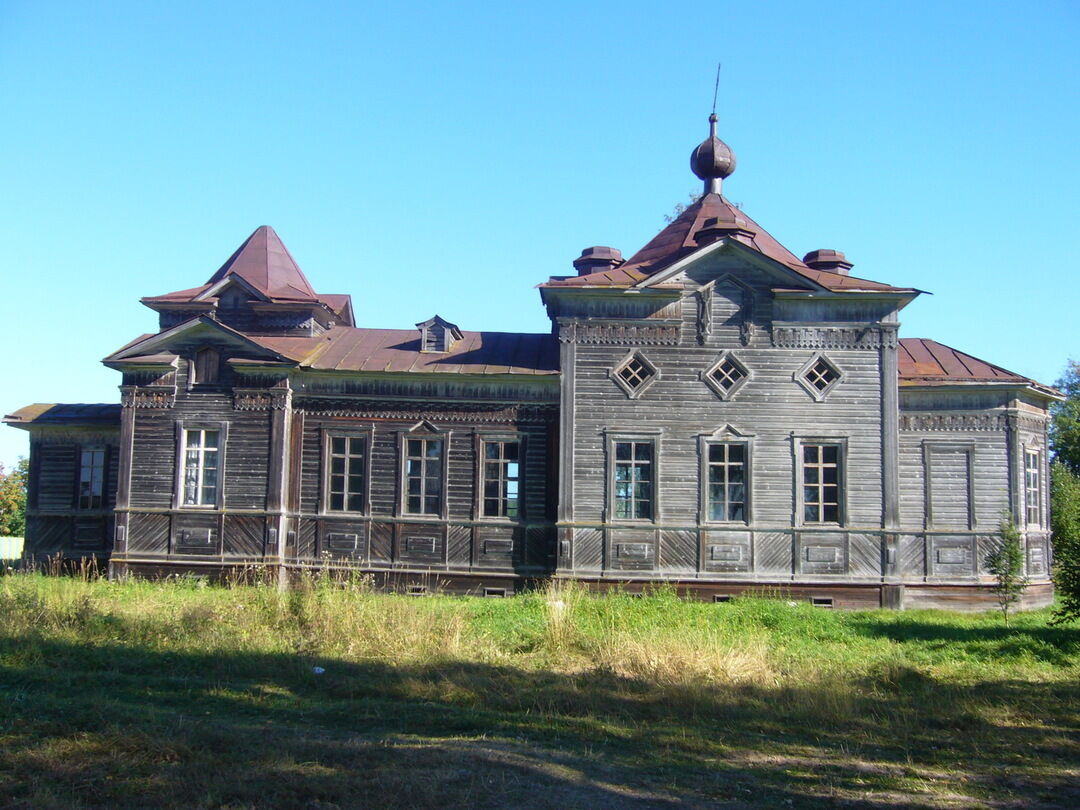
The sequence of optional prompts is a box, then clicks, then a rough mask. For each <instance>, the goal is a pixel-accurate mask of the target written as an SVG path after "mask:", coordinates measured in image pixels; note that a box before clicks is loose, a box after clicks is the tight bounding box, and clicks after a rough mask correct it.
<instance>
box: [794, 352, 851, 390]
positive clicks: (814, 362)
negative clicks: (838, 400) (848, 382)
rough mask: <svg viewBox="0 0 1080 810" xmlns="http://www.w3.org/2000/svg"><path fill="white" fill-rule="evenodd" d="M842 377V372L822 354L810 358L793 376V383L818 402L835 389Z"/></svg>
mask: <svg viewBox="0 0 1080 810" xmlns="http://www.w3.org/2000/svg"><path fill="white" fill-rule="evenodd" d="M843 376H844V375H843V372H841V371H840V369H838V368H837V367H836V364H835V363H833V362H832V361H830V360H829V358H827V357H826V356H825V355H823V354H818V355H814V356H813V357H811V358H810V360H809V362H807V363H806V365H804V366H803V367H802V368H801V369H799V370H798V371H797V372H795V375H794V377H795V381H796V382H798V383H799V384H800V385H802V387H803V388H805V389H806V391H807V393H808V394H810V396H812V397H813V398H814V399H816V400H817V401H819V402H820V401H821V400H822V399H824V398H825V395H826V394H828V393H829V391H831V390H832V389H833V388H835V387H836V384H837V383H838V382H840V380H841V379H843Z"/></svg>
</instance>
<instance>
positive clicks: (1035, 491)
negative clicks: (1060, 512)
mask: <svg viewBox="0 0 1080 810" xmlns="http://www.w3.org/2000/svg"><path fill="white" fill-rule="evenodd" d="M1041 480H1042V454H1041V453H1040V452H1039V451H1038V450H1027V449H1025V450H1024V512H1025V515H1024V517H1025V520H1026V522H1027V524H1028V525H1029V526H1031V525H1034V526H1038V525H1041V524H1042V485H1041Z"/></svg>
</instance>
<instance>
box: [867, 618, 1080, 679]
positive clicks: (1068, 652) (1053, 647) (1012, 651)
mask: <svg viewBox="0 0 1080 810" xmlns="http://www.w3.org/2000/svg"><path fill="white" fill-rule="evenodd" d="M1023 618H1024V617H1019V619H1020V621H1017V622H1014V624H1013V625H1012V626H1011V627H1005V626H1004V625H998V626H988V625H982V624H976V623H974V622H972V623H971V624H959V623H945V622H936V621H932V620H924V619H920V618H918V617H917V616H902V617H894V616H886V617H884V618H883V617H882V616H881V615H880V614H874V613H866V614H862V615H860V616H858V617H857V618H856V620H855V621H853V622H852V624H851V626H852V627H853V629H855V630H856V631H857V632H860V633H862V634H863V635H866V636H870V637H875V638H886V639H889V640H890V641H895V642H898V643H910V642H920V643H924V644H929V645H930V646H932V647H949V648H950V649H951V650H953V651H955V652H957V653H958V654H962V655H964V656H965V657H969V658H976V659H986V660H991V659H997V658H1000V657H1007V658H1018V657H1021V656H1029V657H1031V658H1032V659H1035V660H1038V661H1044V662H1046V663H1048V664H1052V665H1054V666H1058V667H1067V666H1069V665H1071V664H1072V663H1073V662H1074V661H1076V660H1077V658H1078V657H1080V626H1076V627H1069V626H1063V627H1047V626H1045V625H1039V626H1025V625H1024V624H1023V623H1022V621H1023Z"/></svg>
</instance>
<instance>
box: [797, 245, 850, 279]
mask: <svg viewBox="0 0 1080 810" xmlns="http://www.w3.org/2000/svg"><path fill="white" fill-rule="evenodd" d="M803 264H805V265H806V266H807V267H812V268H813V269H814V270H827V271H829V272H830V273H838V274H839V275H841V276H846V275H848V274H849V273H850V272H851V268H852V267H854V265H853V264H852V263H851V262H849V261H848V260H847V259H845V258H844V254H843V253H841V252H840V251H839V250H827V249H824V248H823V249H821V250H811V251H810V252H809V253H807V254H806V255H805V256H803Z"/></svg>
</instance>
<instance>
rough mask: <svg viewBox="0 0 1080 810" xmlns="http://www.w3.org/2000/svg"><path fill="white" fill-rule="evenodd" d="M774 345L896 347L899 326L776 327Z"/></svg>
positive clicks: (802, 346)
mask: <svg viewBox="0 0 1080 810" xmlns="http://www.w3.org/2000/svg"><path fill="white" fill-rule="evenodd" d="M772 338H773V345H774V346H778V347H781V348H784V349H874V350H876V349H882V348H886V349H895V348H896V347H897V345H899V344H898V338H897V331H896V329H892V328H888V327H859V326H774V327H773V330H772Z"/></svg>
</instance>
